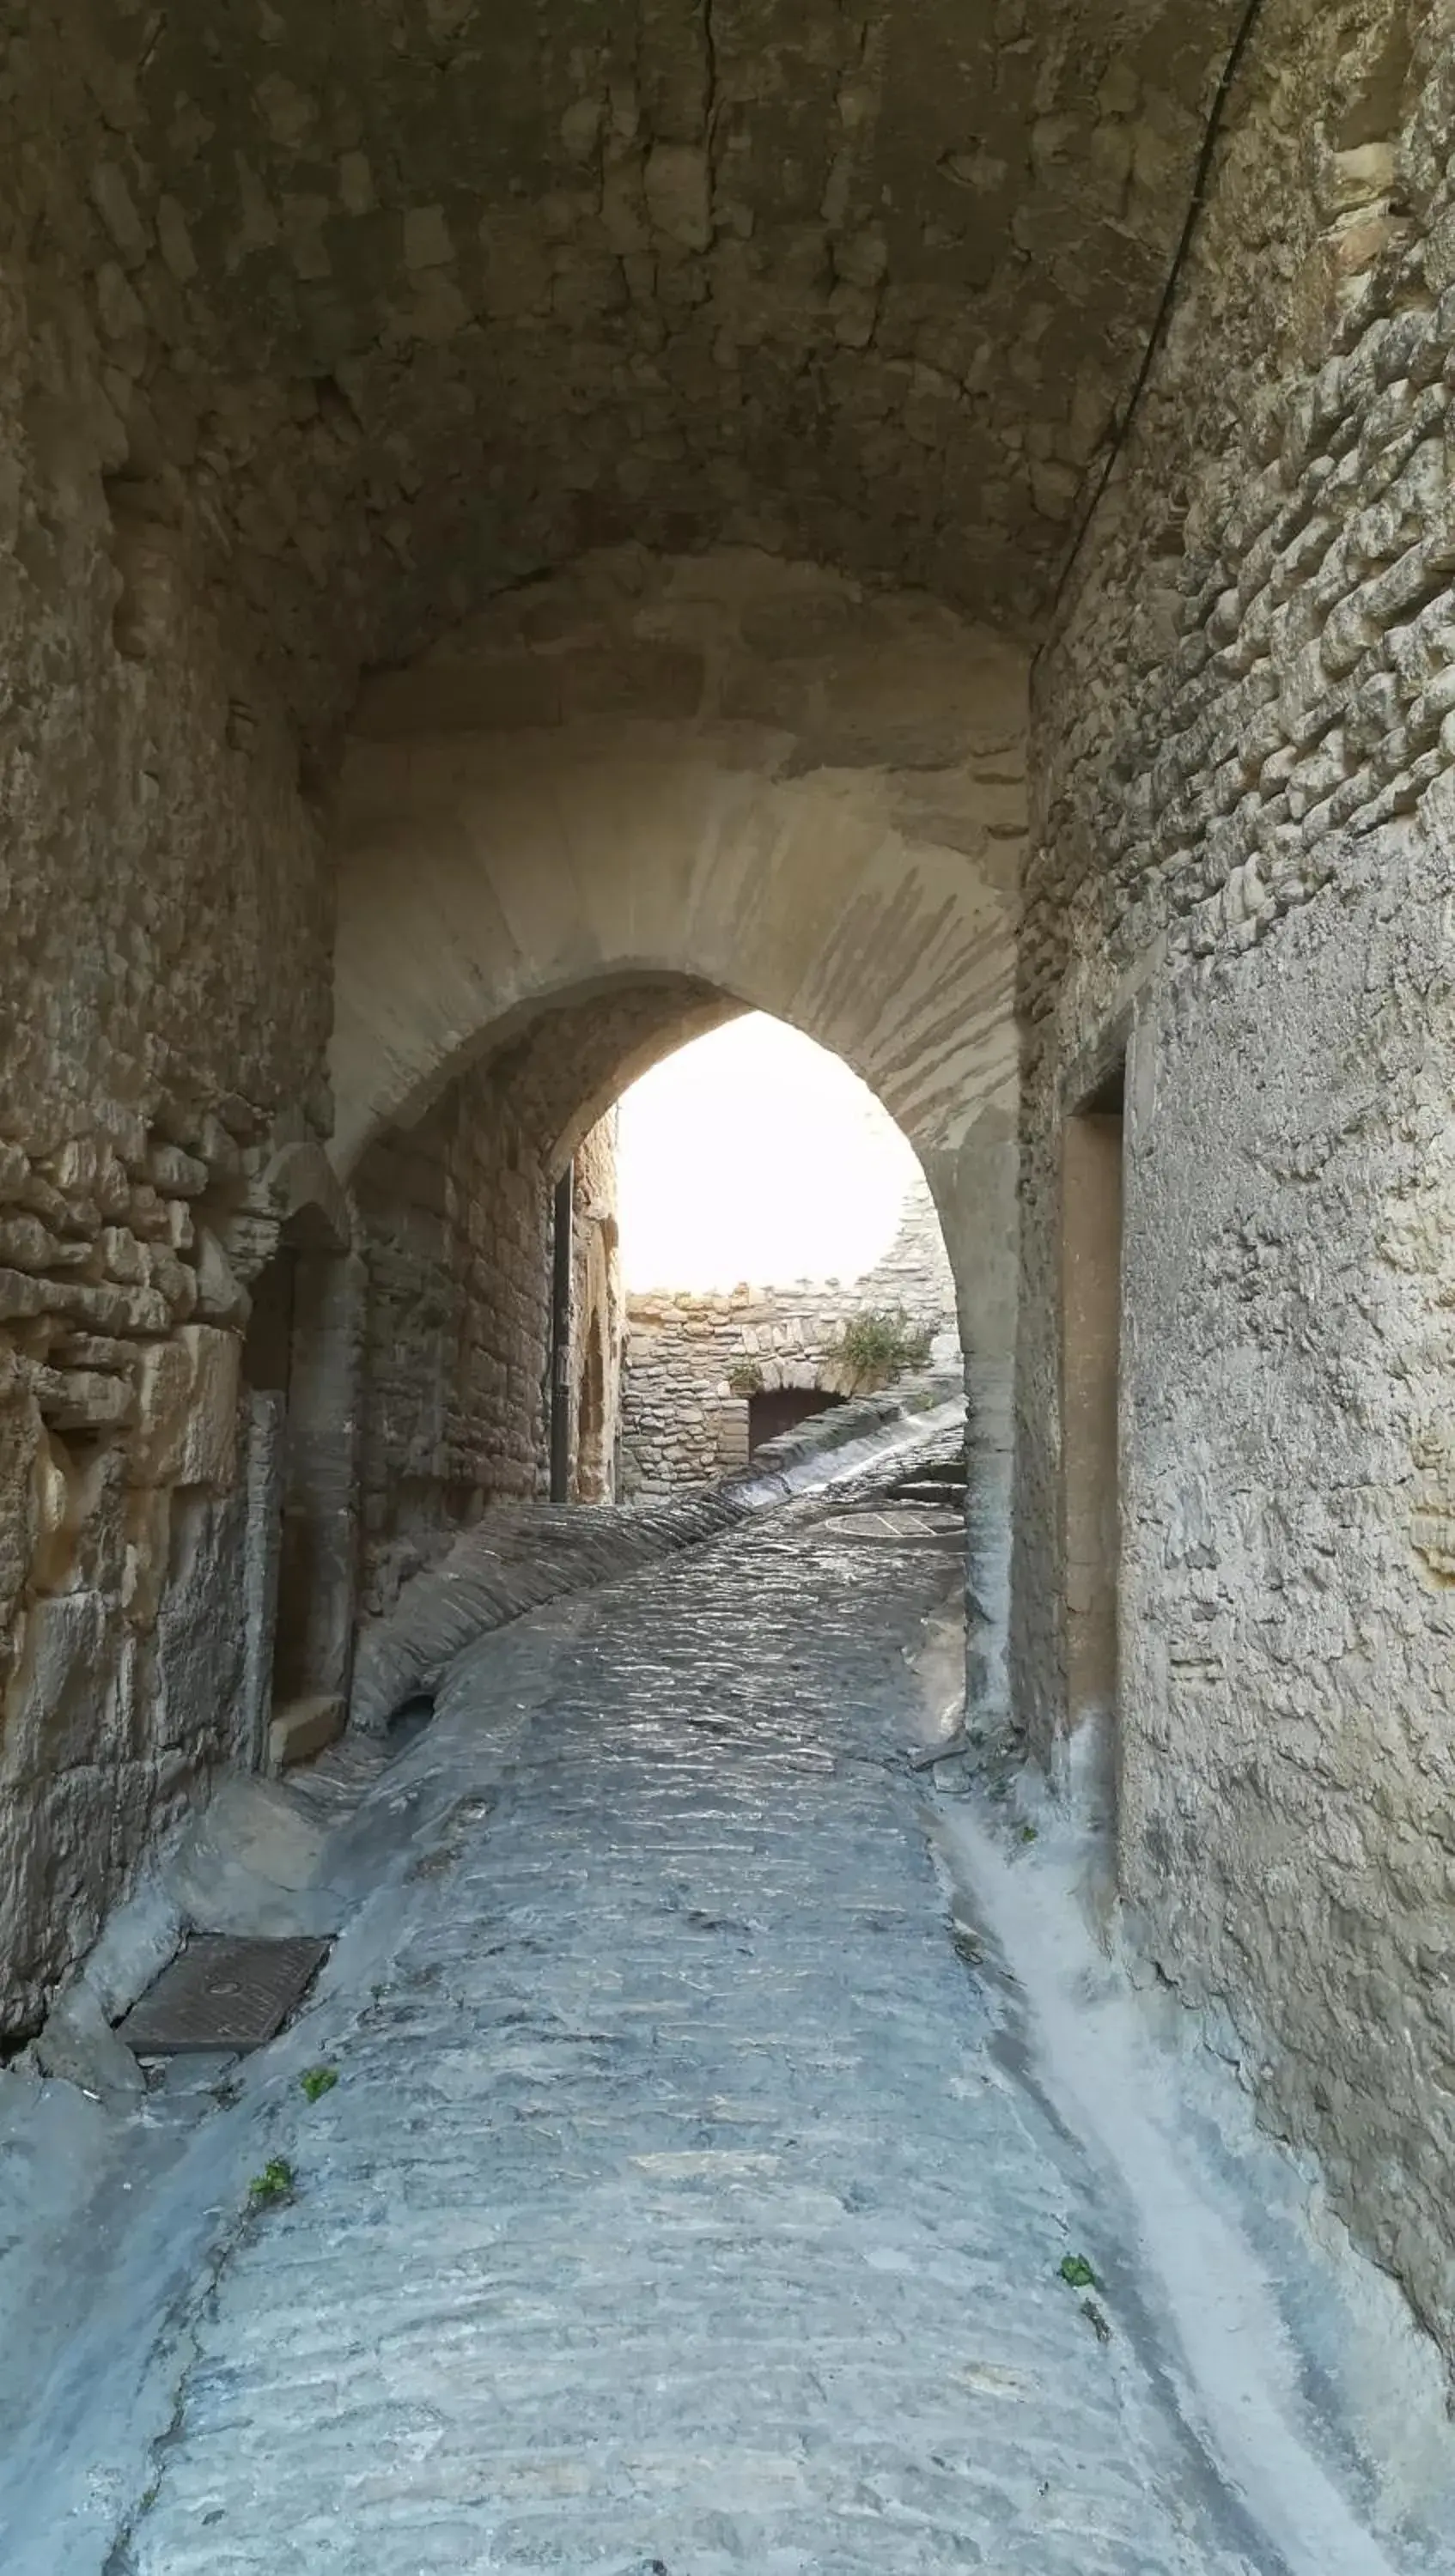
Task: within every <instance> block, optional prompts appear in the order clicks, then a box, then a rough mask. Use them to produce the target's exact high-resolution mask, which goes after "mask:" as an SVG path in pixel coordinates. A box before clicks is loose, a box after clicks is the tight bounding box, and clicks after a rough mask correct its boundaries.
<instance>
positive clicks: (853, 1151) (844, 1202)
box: [618, 1011, 918, 1289]
mask: <svg viewBox="0 0 1455 2576" xmlns="http://www.w3.org/2000/svg"><path fill="white" fill-rule="evenodd" d="M618 1167H619V1173H620V1188H621V1248H622V1262H623V1268H624V1270H625V1275H626V1284H627V1286H628V1288H634V1289H637V1288H733V1287H736V1286H737V1285H738V1283H739V1281H743V1280H746V1281H747V1282H749V1283H750V1284H751V1285H753V1286H755V1287H776V1286H781V1285H786V1284H787V1283H789V1282H790V1281H793V1280H797V1279H833V1278H837V1279H841V1280H846V1281H847V1280H852V1279H855V1278H858V1277H860V1276H862V1274H863V1273H864V1272H865V1271H866V1270H870V1269H872V1268H873V1266H874V1264H875V1263H876V1262H877V1261H879V1260H881V1259H882V1258H883V1256H884V1254H885V1253H886V1252H887V1251H888V1250H889V1247H890V1245H891V1244H892V1242H893V1240H894V1237H895V1234H896V1232H897V1230H898V1226H899V1219H900V1214H901V1210H902V1208H903V1205H904V1200H905V1196H906V1193H907V1191H908V1190H909V1188H910V1186H911V1184H912V1183H913V1180H914V1178H915V1175H916V1172H917V1170H918V1165H917V1163H916V1161H915V1156H914V1151H913V1148H912V1147H911V1146H910V1145H909V1144H908V1143H907V1141H906V1139H905V1138H904V1137H903V1136H902V1135H901V1134H900V1131H899V1129H898V1128H897V1127H896V1126H895V1125H894V1123H893V1121H892V1120H891V1119H890V1118H889V1116H888V1115H887V1113H886V1112H885V1111H884V1110H883V1109H881V1108H880V1106H879V1103H878V1102H877V1101H876V1099H875V1098H874V1095H873V1093H872V1092H871V1091H870V1090H869V1089H868V1088H867V1086H866V1085H865V1084H864V1083H862V1082H860V1080H859V1078H858V1076H857V1075H856V1074H853V1073H851V1072H850V1071H849V1068H848V1066H847V1065H845V1064H843V1063H841V1062H840V1060H839V1058H838V1057H837V1056H833V1055H830V1054H828V1053H827V1052H826V1050H825V1049H824V1048H823V1047H820V1046H816V1045H815V1044H814V1042H813V1040H812V1039H811V1038H806V1037H804V1036H803V1035H802V1034H801V1033H800V1032H799V1031H798V1030H797V1029H791V1028H787V1027H785V1025H784V1023H783V1022H782V1021H781V1020H771V1019H766V1018H765V1017H764V1016H763V1015H762V1013H760V1012H756V1011H755V1012H752V1013H750V1014H748V1015H747V1016H746V1017H745V1018H743V1019H740V1020H732V1021H730V1022H729V1023H728V1025H727V1026H726V1027H725V1028H721V1029H714V1030H713V1031H712V1032H711V1033H710V1035H709V1036H707V1037H703V1038H697V1039H695V1040H694V1041H693V1043H692V1044H691V1045H690V1046H686V1047H683V1048H681V1049H680V1050H679V1052H678V1053H677V1054H676V1055H672V1056H668V1057H667V1059H666V1060H665V1062H664V1063H662V1064H659V1065H656V1066H654V1067H653V1069H652V1071H651V1072H650V1073H648V1074H644V1075H643V1077H642V1079H641V1081H640V1082H637V1083H634V1084H633V1085H632V1088H631V1090H630V1091H628V1092H627V1093H626V1095H625V1097H624V1098H623V1100H622V1103H621V1110H620V1125H619V1139H618Z"/></svg>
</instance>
